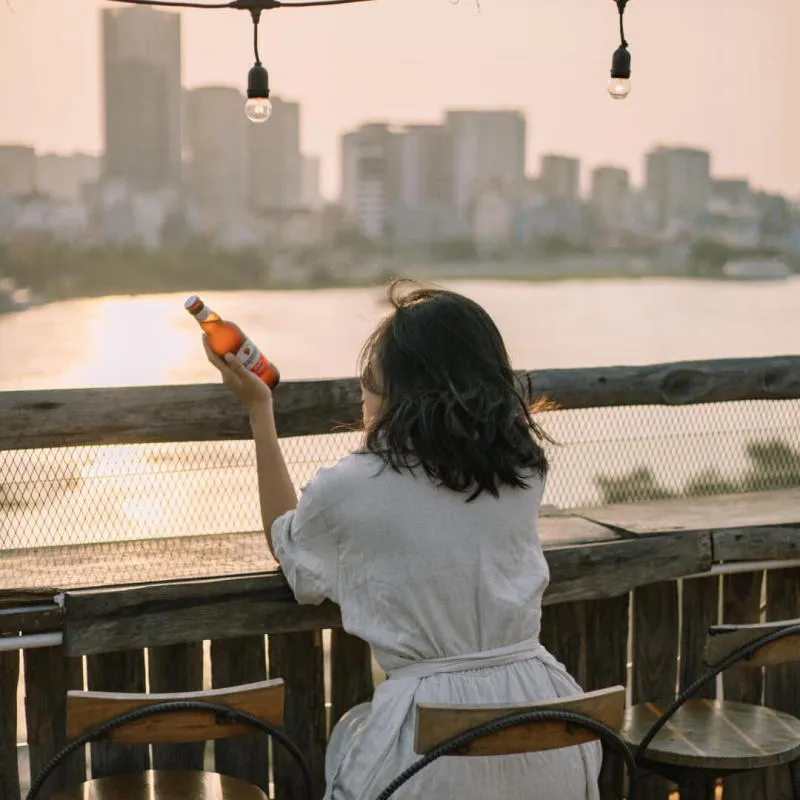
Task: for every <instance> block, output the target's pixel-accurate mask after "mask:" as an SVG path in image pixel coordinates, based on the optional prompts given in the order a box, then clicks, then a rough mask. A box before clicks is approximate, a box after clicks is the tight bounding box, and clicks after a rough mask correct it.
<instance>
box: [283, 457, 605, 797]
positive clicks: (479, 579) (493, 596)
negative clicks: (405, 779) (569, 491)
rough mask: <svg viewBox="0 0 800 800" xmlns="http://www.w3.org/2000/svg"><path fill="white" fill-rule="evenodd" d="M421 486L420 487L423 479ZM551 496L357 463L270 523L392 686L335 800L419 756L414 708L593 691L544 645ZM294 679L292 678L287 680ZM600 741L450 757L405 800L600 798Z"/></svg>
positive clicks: (317, 482) (349, 755)
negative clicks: (462, 486)
mask: <svg viewBox="0 0 800 800" xmlns="http://www.w3.org/2000/svg"><path fill="white" fill-rule="evenodd" d="M417 473H418V474H417ZM542 491H543V482H542V480H541V479H539V478H538V477H533V478H531V479H530V488H529V489H510V488H508V489H505V488H504V489H502V490H501V492H500V497H499V498H494V497H492V496H491V495H487V494H482V495H480V497H478V498H477V499H475V500H473V501H472V502H470V503H467V502H465V501H466V498H467V495H466V494H459V493H456V492H452V491H450V490H448V489H444V488H441V487H438V486H436V485H435V484H434V483H433V482H432V481H431V480H430V479H428V478H427V477H426V476H425V475H424V473H422V472H421V470H418V471H416V472H415V473H414V474H412V473H409V472H407V471H403V472H401V473H397V472H395V471H393V470H392V469H390V468H388V467H386V468H383V469H382V463H381V461H380V460H379V459H378V458H377V457H376V456H373V455H369V454H364V453H353V454H351V455H348V456H346V457H345V458H343V459H342V460H341V461H339V462H338V464H336V465H335V466H333V467H330V468H326V469H322V470H320V471H319V473H318V474H317V476H316V477H315V478H314V479H313V480H312V481H311V482H310V483H309V484H308V485H307V486H305V487H304V488H303V492H302V495H301V497H300V501H299V503H298V506H297V510H296V511H290V512H288V513H286V514H284V515H283V516H281V517H280V518H278V519H277V520H276V521H275V522H274V524H273V526H272V541H273V545H274V548H275V553H276V555H277V557H278V559H279V561H280V563H281V567H282V569H283V571H284V573H285V575H286V578H287V580H288V582H289V584H290V586H291V587H292V589H293V591H294V594H295V596H296V598H297V601H298V602H299V603H310V604H317V603H321V602H322V601H323V600H324V599H326V598H328V599H330V600H333V601H334V602H336V603H338V604H339V605H340V606H341V610H342V621H343V624H344V628H345V630H346V631H348V632H350V633H352V634H354V635H356V636H358V637H360V638H362V639H364V640H365V641H367V642H368V643H369V644H370V645H371V647H372V652H373V654H374V656H375V658H376V660H377V661H378V663H379V664H380V666H381V668H382V669H383V670H385V671H386V673H387V674H388V677H389V679H388V680H386V681H385V682H383V683H381V684H380V686H378V687H377V689H376V691H375V695H374V698H373V701H372V703H368V704H364V705H361V706H357V707H356V708H355V709H353V710H352V711H351V712H350V713H348V714H347V715H345V717H344V718H343V719H342V720H340V722H339V723H338V724H337V725H336V726H335V728H334V730H333V732H332V734H331V741H330V744H329V747H328V752H327V756H326V780H327V791H326V794H325V800H374V798H376V797H377V796H378V795H379V794H380V792H381V791H382V790H383V789H384V788H385V787H386V786H387V785H388V784H389V783H390V782H391V781H392V780H393V779H394V778H395V777H397V776H398V775H399V774H400V773H401V772H402V771H403V770H404V769H405V768H406V767H408V766H409V765H410V764H411V763H413V762H414V761H415V760H416V759H417V758H419V756H418V755H416V754H415V753H414V749H413V742H414V722H415V719H414V706H415V703H416V702H432V703H462V704H490V703H500V704H505V703H523V702H536V701H539V700H548V699H554V698H556V697H565V696H569V695H573V694H576V693H578V692H580V688H579V687H578V685H577V684H576V683H575V681H574V680H573V679H572V678H571V677H570V676H569V675H568V674H567V672H566V670H565V669H564V667H563V666H562V665H561V664H560V663H559V662H558V661H557V660H556V659H555V658H553V656H552V655H550V653H548V652H547V650H545V649H544V647H542V646H541V645H540V644H538V635H539V627H540V622H541V610H542V594H543V592H544V589H545V587H546V586H547V583H548V580H549V571H548V567H547V562H546V561H545V558H544V554H543V552H542V548H541V544H540V542H539V537H538V534H537V526H536V520H537V515H538V511H539V503H540V500H541V496H542ZM287 680H291V676H287ZM600 762H601V752H600V747H599V745H598V744H597V743H592V744H588V745H582V746H580V747H571V748H567V749H563V750H551V751H546V752H543V753H534V754H527V755H514V756H493V757H468V758H464V757H446V758H442V759H439V760H438V761H436V762H434V763H433V764H432V765H430V766H428V767H426V768H425V769H424V770H422V771H421V772H420V773H419V774H418V775H417V776H415V777H414V778H413V779H412V780H411V781H410V782H409V783H407V784H405V786H404V787H403V788H401V789H400V790H398V791H397V792H396V793H395V794H394V795H393V800H411V798H420V799H421V798H427V799H428V800H430V799H431V798H437V799H438V798H442V800H444V799H445V798H459V800H462V799H463V800H471V799H473V798H474V800H489V798H514V799H515V800H525V799H526V798H530V800H597V798H598V797H599V792H598V788H597V777H598V773H599V770H600Z"/></svg>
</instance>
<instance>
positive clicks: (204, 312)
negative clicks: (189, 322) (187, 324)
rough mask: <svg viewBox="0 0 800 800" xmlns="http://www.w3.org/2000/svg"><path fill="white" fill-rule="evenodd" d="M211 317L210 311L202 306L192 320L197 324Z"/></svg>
mask: <svg viewBox="0 0 800 800" xmlns="http://www.w3.org/2000/svg"><path fill="white" fill-rule="evenodd" d="M210 316H211V309H210V308H208V307H207V306H203V307H202V308H201V309H200V310H199V311H198V312H197V313H196V314H195V315H194V318H195V319H196V320H197V321H198V322H205V321H206V320H207V319H208V318H209V317H210Z"/></svg>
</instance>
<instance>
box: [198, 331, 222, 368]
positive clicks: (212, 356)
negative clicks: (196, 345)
mask: <svg viewBox="0 0 800 800" xmlns="http://www.w3.org/2000/svg"><path fill="white" fill-rule="evenodd" d="M203 347H204V348H205V351H206V358H208V360H209V361H210V362H211V363H212V364H213V365H214V366H215V367H216V368H217V369H218V370H219V371H220V372H222V373H223V374H224V372H225V368H226V367H227V364H226V363H225V361H223V360H222V359H221V358H220V357H219V356H218V355H217V354H216V353H215V352H214V351H213V350H212V349H211V345H210V344H209V343H208V336H206V334H203Z"/></svg>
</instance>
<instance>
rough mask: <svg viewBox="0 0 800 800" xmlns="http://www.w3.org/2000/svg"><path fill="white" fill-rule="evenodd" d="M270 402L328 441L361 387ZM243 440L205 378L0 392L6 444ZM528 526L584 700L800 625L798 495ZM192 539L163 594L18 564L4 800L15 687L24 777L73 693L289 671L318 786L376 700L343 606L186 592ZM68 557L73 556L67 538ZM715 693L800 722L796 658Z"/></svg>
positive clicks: (746, 781) (619, 387)
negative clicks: (28, 580) (50, 639)
mask: <svg viewBox="0 0 800 800" xmlns="http://www.w3.org/2000/svg"><path fill="white" fill-rule="evenodd" d="M522 377H523V385H524V386H525V388H526V391H527V392H528V394H529V396H531V397H532V398H533V397H535V396H538V395H540V394H546V395H547V396H548V397H549V398H550V399H552V400H554V401H555V402H557V403H559V404H560V405H561V406H562V407H564V408H588V407H597V406H611V405H628V404H633V405H636V404H660V405H664V404H678V405H680V404H693V403H704V402H723V401H729V400H730V401H733V400H748V399H762V400H763V399H771V400H787V399H797V398H800V358H797V357H785V358H775V359H742V360H734V361H723V362H691V363H685V364H672V365H659V366H655V367H641V368H628V367H617V368H609V369H598V370H554V371H549V372H538V373H535V374H533V375H531V374H528V373H523V374H522ZM276 408H277V414H278V424H279V430H280V431H281V435H283V436H297V435H305V434H321V433H325V432H328V431H331V430H334V429H335V428H336V425H337V424H339V423H342V424H352V423H353V422H354V421H355V419H356V418H357V415H358V412H359V408H360V400H359V397H358V385H357V382H355V381H353V380H343V381H321V382H313V383H310V382H296V383H291V382H289V383H287V384H286V385H285V386H283V387H281V389H280V390H279V392H278V394H277V395H276ZM248 436H249V431H248V430H247V421H246V416H245V415H243V414H242V413H241V410H240V409H239V408H238V407H237V406H236V404H235V401H233V400H232V399H231V398H230V397H229V396H228V394H227V392H226V391H225V390H224V389H222V388H220V387H217V386H200V387H191V386H187V387H152V388H151V387H145V388H130V389H114V390H69V391H55V392H9V393H5V394H0V448H2V449H30V448H47V447H64V446H79V445H89V444H119V443H132V442H162V441H201V440H219V439H236V438H246V437H248ZM540 534H541V537H542V541H543V545H544V547H545V552H546V556H547V559H548V562H549V564H550V568H551V584H550V587H549V589H548V591H547V593H546V595H545V609H544V613H543V619H542V631H541V639H542V641H543V643H544V644H545V645H546V646H547V647H548V648H549V649H550V650H551V651H552V652H553V653H554V654H555V655H556V656H557V657H558V658H559V659H560V660H561V661H563V662H564V663H565V664H566V665H567V667H568V668H569V670H570V671H571V672H572V674H573V675H575V677H576V678H577V679H578V681H579V682H580V683H581V684H582V686H583V687H584V688H585V689H586V690H587V691H591V690H594V689H599V688H602V687H606V686H611V685H614V684H625V685H626V686H627V687H628V692H629V695H630V700H631V701H632V702H637V701H641V700H643V699H651V698H657V697H663V696H671V695H672V694H674V692H675V690H676V686H680V687H684V686H686V685H687V684H688V683H690V682H691V681H692V680H693V679H694V678H695V677H696V676H697V675H698V674H699V673H700V672H701V670H702V654H703V644H704V640H705V632H706V630H707V628H708V626H709V625H711V624H714V623H720V622H725V623H746V622H756V621H759V620H761V619H762V618H766V619H767V620H778V619H784V618H795V617H800V488H798V489H784V490H779V491H774V492H764V493H754V494H747V495H736V496H730V497H717V498H700V499H680V500H668V501H659V502H653V503H640V504H635V505H628V506H605V507H600V508H587V509H571V510H569V511H568V512H553V511H548V512H546V513H545V516H543V518H542V519H541V522H540ZM236 536H237V537H238V538H237V539H236V541H235V543H234V544H235V546H236V547H237V548H245V550H246V549H247V548H248V547H249V548H251V551H252V552H255V551H256V550H258V551H259V552H263V546H262V541H261V536H262V534H260V533H252V534H236ZM205 538H208V537H187V538H186V539H185V540H178V541H173V542H172V547H171V549H170V556H169V557H170V562H171V563H168V564H165V565H157V564H155V563H154V564H151V566H152V567H153V568H154V569H156V568H158V569H161V570H162V572H160V573H158V575H157V578H155V577H154V576H155V575H156V573H155V572H153V573H151V574H147V573H145V572H143V579H144V578H147V579H148V580H151V581H152V580H154V579H157V580H158V581H159V582H158V583H146V584H137V585H129V586H106V587H99V588H94V589H87V588H83V587H82V586H81V585H80V583H79V581H78V582H76V583H75V584H74V585H70V586H65V585H58V586H52V587H50V588H49V589H47V590H42V589H41V588H39V589H37V590H36V591H29V590H28V588H27V587H26V586H25V579H24V572H21V573H20V578H19V588H18V589H14V590H12V591H7V592H4V593H2V594H0V637H3V638H1V639H0V643H1V644H3V645H5V648H6V649H5V650H0V798H2V800H5V799H6V798H9V800H18V798H19V796H20V775H19V772H18V769H17V746H16V731H17V705H16V700H17V685H18V682H19V680H20V678H22V680H23V681H24V686H25V709H24V714H25V719H26V723H27V730H28V737H27V740H28V753H29V758H30V764H31V770H32V771H33V772H34V773H36V772H38V771H39V770H40V769H41V767H42V766H43V765H44V764H45V763H46V762H47V760H48V759H49V758H50V757H51V756H52V755H53V753H54V752H55V751H56V750H57V749H59V747H60V746H61V745H62V744H63V743H64V741H65V737H66V716H65V714H66V706H65V699H66V691H67V689H69V688H88V689H94V690H105V691H145V690H147V689H149V690H150V691H158V692H166V691H190V690H198V689H200V688H202V686H203V684H204V682H205V683H206V684H209V685H211V686H213V687H215V688H217V687H218V688H222V687H225V686H230V685H233V684H238V683H246V682H253V681H257V680H261V679H264V678H265V677H267V676H268V675H269V676H272V677H282V678H284V679H285V681H286V708H285V719H286V726H287V728H288V731H289V733H290V734H291V735H292V736H293V738H294V739H295V741H296V742H297V743H298V744H299V745H300V747H301V748H302V750H303V751H304V752H305V753H306V755H307V757H308V759H309V761H310V763H311V766H312V769H313V771H314V774H315V776H316V781H317V785H318V787H320V788H321V785H322V780H323V778H322V775H323V759H324V750H325V744H326V741H327V736H328V730H329V727H330V725H331V724H332V723H333V722H335V721H336V720H337V719H338V718H339V717H340V716H341V714H342V713H344V712H345V711H346V710H347V709H348V708H350V707H352V706H353V705H354V704H356V703H359V702H362V701H364V700H368V699H369V697H370V696H371V693H372V691H373V671H372V665H371V662H370V657H369V651H368V648H367V647H366V645H365V644H364V643H363V642H361V641H360V640H358V639H355V638H354V637H352V636H349V635H348V634H346V633H344V632H343V631H342V630H341V629H340V627H339V625H340V617H339V612H338V609H337V608H336V607H335V606H333V605H331V604H323V605H321V606H318V607H301V606H298V605H297V604H296V603H295V601H294V600H293V598H292V596H291V592H290V591H289V589H288V586H287V585H286V582H285V580H284V579H283V576H282V575H281V573H280V572H279V571H278V570H276V569H275V566H276V565H274V564H269V563H265V564H264V568H263V571H262V572H260V573H258V574H248V575H241V576H219V577H213V578H208V579H194V580H182V579H180V558H181V556H180V553H181V548H189V549H190V548H193V547H198V546H201V545H202V542H199V541H198V540H201V539H205ZM228 538H230V537H228ZM97 547H104V545H98V546H97ZM71 552H72V553H73V554H74V555H75V557H76V558H80V557H81V556H80V552H81V551H80V547H76V548H74V549H73V550H71ZM187 552H188V550H187ZM109 555H110V554H109ZM95 556H96V553H95V555H91V554H88V553H87V554H86V557H87V558H89V557H95ZM18 557H19V554H16V555H15V558H18ZM32 557H35V553H33V554H32ZM20 563H21V562H19V561H16V562H15V564H16V568H17V569H19V568H20V567H19V565H20ZM144 566H146V565H143V568H144ZM0 568H2V558H0ZM23 569H24V568H23ZM762 596H763V606H762ZM629 620H630V625H629ZM326 630H329V631H331V634H330V651H329V652H328V651H327V649H326V648H325V647H323V631H326ZM53 633H55V634H60V635H62V637H63V641H62V643H61V644H59V645H57V646H50V647H40V648H35V649H29V650H26V651H25V652H24V656H23V659H22V660H20V653H19V651H18V650H12V649H8V644H9V641H10V638H14V637H17V636H19V635H20V634H24V635H41V634H53ZM326 640H327V635H326ZM204 650H206V656H207V657H204ZM629 650H630V657H629ZM326 659H329V660H330V680H329V681H328V680H326V671H325V666H324V665H325V661H326ZM209 667H210V668H209ZM21 669H22V670H23V673H22V675H20V670H21ZM206 670H207V673H206ZM378 677H380V676H378ZM723 684H724V692H725V696H726V697H728V698H729V699H741V700H746V701H749V702H756V703H761V702H764V703H765V704H768V705H771V706H773V707H775V708H778V709H781V710H784V711H788V712H790V713H794V714H798V715H800V668H798V666H797V665H781V666H777V667H766V668H756V669H752V668H748V667H746V666H744V667H741V668H738V669H737V670H736V671H732V672H731V673H730V674H728V675H726V676H725V680H724V682H723ZM713 691H714V687H710V688H709V692H712V693H713ZM206 757H209V756H208V753H205V752H204V750H203V748H202V745H201V746H198V745H184V746H179V747H173V746H169V745H158V746H154V747H153V751H152V755H151V754H150V752H149V751H148V750H147V748H142V747H136V746H124V745H119V744H106V743H100V744H95V745H92V748H91V763H92V772H93V774H94V776H98V775H103V774H108V773H109V772H111V771H115V770H119V769H120V768H124V769H138V768H146V767H147V766H148V765H149V764H151V763H152V765H153V766H154V767H157V768H165V767H168V766H172V767H184V768H186V767H189V768H192V767H199V766H200V765H201V764H202V763H203V759H204V758H206ZM213 763H214V765H215V767H216V769H217V770H218V771H221V772H223V773H226V774H231V775H234V776H238V777H243V778H245V779H248V780H251V781H253V782H255V783H258V784H260V785H262V786H266V785H267V782H268V780H272V781H273V783H274V794H275V797H277V798H278V799H279V800H290V799H291V798H294V797H295V796H297V795H296V788H297V786H298V783H297V775H296V774H295V773H294V771H293V766H292V765H291V764H290V763H289V762H288V761H286V760H284V759H283V758H282V756H281V755H280V754H279V753H277V752H276V754H275V759H274V761H273V763H271V764H269V763H268V761H267V758H266V751H265V750H264V748H263V742H262V741H261V740H259V738H258V737H257V736H253V735H249V737H248V738H243V739H242V740H241V741H236V740H233V741H221V742H218V743H216V744H215V745H214V747H213ZM85 774H86V761H85V759H81V758H73V759H72V760H71V761H70V762H68V763H67V764H65V765H64V767H63V768H62V770H61V772H60V773H58V774H57V775H56V776H55V778H54V781H53V788H55V787H56V786H62V785H65V784H69V783H74V782H76V781H77V780H79V779H82V778H83V777H84V776H85ZM618 780H619V774H618V771H617V770H615V769H613V765H612V768H610V769H609V770H607V771H606V772H605V773H604V776H603V781H602V782H603V795H602V796H603V798H604V800H606V798H609V799H610V798H613V797H618V796H619V795H618V794H615V791H616V790H615V786H616V785H617V781H618ZM668 788H669V787H668V786H667V784H665V783H664V782H658V781H654V782H653V783H652V785H651V786H649V787H647V789H646V791H647V792H649V793H650V794H652V795H653V796H654V798H655V800H666V798H667V792H668ZM724 796H725V800H736V798H739V797H741V798H743V799H744V798H746V799H747V800H782V798H783V797H784V796H785V797H788V796H789V792H788V784H786V783H785V776H784V775H783V774H782V773H780V772H775V773H774V774H773V773H771V774H770V775H769V777H768V779H767V782H766V783H765V782H764V781H763V779H762V778H760V777H757V778H730V779H726V782H725V795H724ZM699 798H700V796H699V795H698V796H697V797H696V798H691V800H699ZM708 798H709V800H710V795H708ZM682 800H687V798H682ZM702 800H706V795H703V798H702Z"/></svg>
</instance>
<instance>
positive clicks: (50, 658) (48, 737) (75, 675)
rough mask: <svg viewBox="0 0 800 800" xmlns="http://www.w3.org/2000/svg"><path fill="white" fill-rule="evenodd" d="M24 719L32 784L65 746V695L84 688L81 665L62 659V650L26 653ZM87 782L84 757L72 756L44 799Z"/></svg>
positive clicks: (82, 754) (48, 786)
mask: <svg viewBox="0 0 800 800" xmlns="http://www.w3.org/2000/svg"><path fill="white" fill-rule="evenodd" d="M22 661H23V664H24V665H25V716H26V719H27V724H28V748H29V749H28V752H29V755H30V764H31V781H33V780H34V779H35V778H36V776H37V775H38V774H39V773H40V772H41V771H42V770H43V769H44V767H45V766H46V765H47V763H48V762H49V761H50V759H51V758H52V757H53V756H54V755H55V754H56V753H57V752H58V751H59V750H61V748H62V747H64V745H65V744H66V743H67V691H68V690H69V689H82V688H83V662H82V660H81V659H80V658H65V657H64V650H63V648H61V647H45V648H41V649H38V648H37V649H33V650H26V651H25V652H24V653H23V656H22ZM85 780H86V754H85V752H84V751H79V752H77V753H73V754H72V755H71V756H70V757H69V758H68V759H67V760H66V761H65V762H64V763H63V764H62V765H61V766H60V767H59V768H58V770H56V772H54V773H53V775H52V776H51V778H50V780H49V781H48V782H47V783H46V784H45V787H44V788H43V792H44V794H43V795H42V796H43V797H46V796H48V794H49V793H52V792H57V791H60V790H62V789H67V788H69V787H70V786H75V785H76V784H78V783H81V782H83V781H85Z"/></svg>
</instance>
